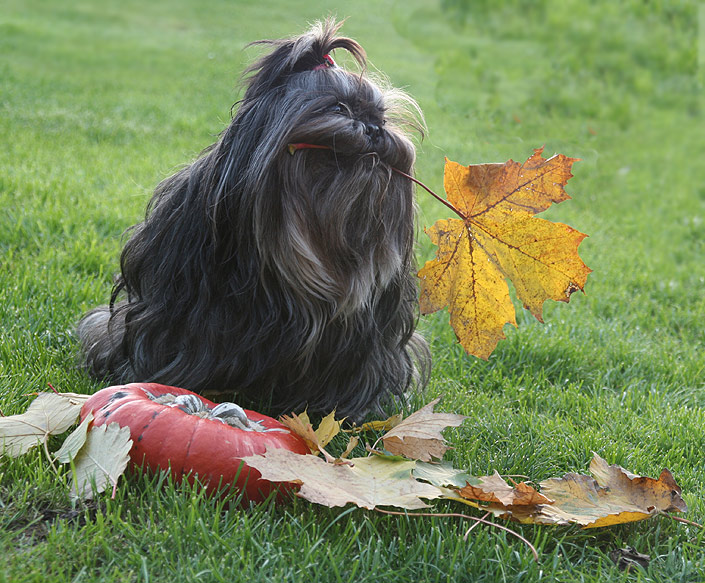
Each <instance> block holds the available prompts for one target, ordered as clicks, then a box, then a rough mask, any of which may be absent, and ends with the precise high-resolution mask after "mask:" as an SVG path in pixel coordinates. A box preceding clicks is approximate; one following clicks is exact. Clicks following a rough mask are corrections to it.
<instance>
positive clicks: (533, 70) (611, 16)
mask: <svg viewBox="0 0 705 583" xmlns="http://www.w3.org/2000/svg"><path fill="white" fill-rule="evenodd" d="M470 4H472V7H470V6H469V5H470ZM698 8H699V9H698ZM702 12H703V8H702V6H700V7H698V5H697V3H695V2H686V1H679V2H660V1H655V2H649V3H644V2H640V1H638V0H629V1H625V2H619V3H617V2H609V1H608V0H604V1H602V2H592V3H590V2H579V1H577V0H572V1H566V2H558V1H556V2H547V3H535V2H529V1H525V0H513V1H512V0H507V1H505V2H488V1H478V2H474V3H473V2H469V1H463V0H447V1H446V2H444V3H443V4H439V3H436V2H431V1H424V0H403V1H400V2H393V1H382V2H372V1H368V2H356V3H346V2H339V1H333V2H331V1H330V0H328V1H327V2H323V1H311V2H305V3H304V2H283V1H271V2H264V1H263V2H244V1H241V2H233V1H230V2H226V1H222V2H216V1H214V2H207V3H206V2H197V1H195V0H193V1H187V0H177V1H173V2H167V1H154V2H148V3H144V2H137V1H133V0H127V1H124V0H123V1H121V2H117V1H107V2H104V1H101V2H98V1H97V0H92V1H90V0H86V1H84V2H68V1H54V2H51V1H49V0H46V1H37V0H8V1H6V2H5V3H4V5H3V10H2V12H1V13H0V148H1V149H0V207H2V208H3V209H4V212H3V213H1V214H0V250H1V253H0V262H1V263H0V410H2V412H3V413H4V414H12V413H16V412H19V411H21V410H23V409H24V407H25V406H26V404H27V402H28V401H29V399H30V398H31V397H29V396H28V393H31V392H32V391H36V390H41V389H43V388H45V387H46V385H47V383H51V384H52V385H53V386H55V387H57V388H58V389H60V390H66V391H78V392H92V391H94V390H96V389H98V388H99V385H98V384H96V383H94V382H93V381H91V380H90V379H88V378H87V377H86V376H85V375H84V374H82V373H81V372H80V371H78V370H77V368H76V366H75V364H76V354H77V343H76V340H75V338H74V337H73V336H72V327H73V325H74V323H75V322H76V320H77V319H78V318H79V317H80V315H81V313H82V312H83V311H84V310H86V309H87V308H89V307H91V306H94V305H96V304H98V303H104V302H105V301H107V299H108V297H109V288H110V282H111V278H112V275H113V273H114V272H115V271H116V269H117V266H118V263H117V260H118V254H119V250H120V242H121V233H122V232H123V230H124V229H125V228H127V227H128V226H130V225H131V224H133V223H135V222H137V221H138V220H139V219H140V217H141V216H142V215H143V212H144V206H145V203H146V201H147V199H148V197H149V194H150V192H151V190H152V189H153V188H154V186H155V185H156V183H157V182H158V181H159V180H160V179H161V178H163V177H165V176H167V175H168V174H169V173H171V172H172V171H173V170H174V169H175V168H177V167H178V166H179V165H181V164H183V163H185V162H188V161H189V160H190V159H192V158H193V157H194V156H195V155H197V153H198V152H199V151H200V150H201V149H202V148H204V147H205V146H207V145H208V144H210V143H211V142H212V141H213V140H214V137H215V136H216V135H217V134H218V132H219V131H220V130H221V129H222V127H223V126H224V124H226V123H227V120H228V118H229V108H230V105H231V104H232V103H233V102H234V101H235V100H236V99H237V91H236V82H237V79H238V76H239V74H240V73H241V71H242V69H243V67H244V65H245V63H247V62H248V61H249V60H250V59H251V58H252V57H253V56H254V54H256V50H253V49H244V46H245V44H246V43H247V42H250V41H253V40H256V39H259V38H271V37H278V36H283V35H288V34H293V33H296V32H299V31H300V30H302V29H303V28H305V26H306V23H307V22H310V21H312V20H314V19H316V18H320V17H323V16H326V15H328V14H331V13H333V14H337V15H338V16H339V17H344V16H349V17H350V18H349V20H348V22H347V23H346V26H345V32H346V33H347V34H349V35H350V36H353V37H354V38H357V39H358V40H359V41H361V42H362V44H363V45H364V46H365V47H366V49H367V51H368V53H369V55H370V58H371V60H372V62H373V63H374V65H375V66H376V67H378V68H379V69H380V70H382V71H385V72H386V73H387V74H388V75H389V76H390V78H391V80H392V82H393V83H394V84H395V85H398V86H403V87H405V88H406V89H407V90H408V91H409V92H410V93H411V94H413V95H414V96H415V97H416V98H417V99H418V100H419V102H420V104H421V107H422V108H423V109H424V111H425V114H426V120H427V124H428V127H429V135H428V136H427V138H426V139H425V140H424V141H423V143H422V144H420V147H419V159H418V168H417V173H418V175H419V177H420V178H421V179H422V180H424V182H426V183H427V184H429V185H430V186H432V187H434V188H435V189H436V190H438V191H440V190H441V183H442V178H441V177H442V170H443V157H444V156H448V157H449V158H451V159H453V160H456V161H458V162H462V163H464V164H470V163H479V162H490V161H505V160H507V159H509V158H513V159H515V160H523V159H525V158H526V157H528V156H529V155H530V154H531V151H532V149H533V148H536V147H540V146H542V145H545V147H546V152H547V153H548V154H550V153H553V152H560V153H564V154H566V155H568V156H573V157H578V158H581V159H582V161H581V162H580V163H579V164H576V166H575V168H574V174H575V178H574V179H573V180H572V181H571V182H570V183H569V184H568V191H569V193H570V194H571V195H572V196H573V197H574V199H573V200H572V201H570V202H567V203H564V204H562V205H560V206H558V207H557V208H554V209H551V210H550V211H549V212H548V213H546V215H547V216H548V217H549V218H551V219H553V220H558V221H561V222H566V223H568V224H571V225H572V226H574V227H576V228H577V229H579V230H581V231H583V232H586V233H588V234H589V235H590V237H589V238H588V239H587V240H586V241H585V242H584V243H583V244H582V245H581V248H580V252H581V256H582V257H583V259H584V260H585V261H586V263H587V264H588V265H589V266H590V267H592V269H593V270H594V273H593V274H592V275H591V276H590V278H589V280H588V285H587V288H586V294H585V295H584V296H583V295H578V294H575V295H573V298H572V300H571V302H570V304H569V305H566V304H554V303H552V304H550V305H548V304H547V305H546V306H545V322H546V323H545V324H543V325H541V324H539V323H537V322H536V321H534V320H533V319H532V317H531V316H528V315H527V314H526V313H524V312H521V311H520V313H519V316H518V319H519V321H520V324H519V328H518V329H513V328H512V329H507V331H506V332H507V339H506V340H505V341H503V342H502V343H500V345H499V347H498V348H497V350H496V351H495V353H494V354H493V355H492V357H491V358H490V359H489V361H487V362H484V361H478V360H475V359H472V358H469V357H467V356H465V355H464V354H463V352H462V349H461V348H460V347H459V346H458V345H457V344H456V343H455V339H454V336H453V333H452V331H451V330H450V329H449V328H448V326H447V323H446V321H447V316H445V315H443V314H439V315H434V316H433V317H428V318H424V319H423V320H422V322H421V328H422V330H423V331H424V333H425V334H426V335H427V337H428V338H429V340H430V341H431V344H432V349H433V354H434V360H435V365H434V371H433V378H432V381H431V384H430V386H429V388H428V391H427V393H426V394H425V395H424V396H423V397H419V398H418V400H417V403H418V404H420V403H421V402H426V401H428V400H430V399H431V398H432V397H435V396H437V395H443V397H444V402H443V405H442V406H443V408H444V409H445V410H448V411H455V412H460V413H464V414H466V415H468V416H469V420H468V421H467V422H466V423H465V425H464V427H463V428H461V429H459V430H454V431H452V432H449V437H450V439H451V441H452V443H453V445H454V447H455V449H454V450H453V451H452V452H451V457H452V459H453V460H454V461H455V462H456V464H457V465H459V466H463V467H466V468H468V469H469V470H470V471H471V472H473V473H475V474H484V473H487V472H491V471H492V470H495V469H496V470H498V471H500V472H501V473H504V474H524V475H529V476H531V477H532V478H533V479H535V480H537V481H538V480H541V479H544V478H547V477H550V476H557V475H562V474H564V473H566V472H569V471H580V472H584V471H585V470H586V469H587V466H588V463H589V460H590V458H591V456H592V452H593V451H596V452H598V453H599V454H600V455H602V456H603V457H604V458H606V459H607V460H608V461H609V462H610V463H619V464H621V465H623V466H624V467H626V468H628V469H630V470H632V471H634V472H636V473H640V474H644V475H651V476H657V475H658V473H659V472H660V470H661V469H662V468H663V467H668V468H669V469H670V470H671V471H672V472H673V474H674V476H675V477H676V480H677V481H678V482H679V483H680V485H681V486H682V488H683V492H684V498H685V500H686V502H687V503H688V506H689V512H688V514H687V515H686V517H687V518H689V519H691V520H694V521H697V522H700V523H704V522H705V504H704V503H703V493H704V489H703V486H702V484H703V483H704V482H705V453H704V452H705V371H704V368H705V356H704V355H703V349H704V348H705V326H704V324H703V322H704V321H705V293H704V292H703V289H704V288H705V260H704V259H705V165H704V164H703V163H702V157H703V152H705V131H704V129H705V125H704V123H703V122H704V121H705V120H704V119H703V101H702V99H703V96H702V86H703V70H702V68H701V69H698V51H699V50H700V54H701V55H702V50H703V49H702V47H703V43H705V38H704V37H703V35H705V32H704V31H702V30H698V28H697V27H698V22H699V21H700V22H702V20H703V18H702ZM699 14H700V17H699ZM698 42H699V43H700V44H698ZM699 46H700V49H699V48H698V47H699ZM701 67H702V58H701ZM419 198H420V217H419V223H420V226H421V227H423V226H424V225H430V224H432V222H433V221H434V220H435V219H437V218H441V217H445V216H447V210H446V209H445V208H444V207H442V206H441V205H439V204H438V203H436V202H435V201H433V200H432V199H431V198H430V197H428V196H426V195H425V194H424V193H423V192H421V193H420V194H419ZM432 255H433V249H432V247H431V245H430V244H429V243H428V242H426V241H425V240H424V236H423V234H421V236H420V242H419V260H420V261H421V262H423V261H425V260H427V259H430V258H431V257H432ZM56 443H58V442H52V445H53V446H56ZM439 508H440V509H443V508H444V507H443V506H442V505H441V506H439ZM467 526H468V525H467V524H464V523H461V522H459V521H457V520H456V519H440V518H434V519H412V518H396V517H388V516H381V515H379V514H376V513H374V512H367V511H362V510H354V511H350V510H347V509H342V510H341V509H337V510H328V509H324V508H319V507H312V506H310V505H309V504H307V503H305V502H303V501H295V502H294V503H293V504H291V505H289V506H283V507H276V508H275V507H271V506H267V505H265V506H262V507H258V508H253V509H250V510H237V509H229V510H228V509H227V506H226V505H224V503H223V502H216V501H213V500H207V499H204V498H203V496H202V495H201V494H199V493H198V492H196V491H192V490H191V489H190V488H188V487H186V486H178V487H175V486H173V485H171V484H169V483H164V480H163V479H162V478H160V477H152V478H149V477H135V478H131V479H129V480H125V481H123V482H121V484H120V487H119V488H118V491H117V497H116V499H115V500H110V499H109V496H107V495H105V496H102V497H100V499H99V501H97V502H96V503H89V504H76V505H72V504H71V502H70V500H69V496H68V491H67V489H66V488H65V485H64V482H63V481H62V480H61V479H59V478H58V477H57V476H56V475H55V474H54V473H53V471H52V470H51V468H50V467H49V465H48V463H47V462H46V460H45V459H44V458H43V456H42V454H41V452H38V451H37V452H34V453H32V454H30V455H28V456H26V457H24V458H22V459H17V460H9V459H6V458H2V459H0V582H3V583H4V582H5V581H7V582H10V581H12V582H13V583H19V582H29V581H42V582H44V581H52V582H53V581H56V582H64V581H144V582H146V581H168V582H173V581H239V580H242V581H416V580H418V581H488V582H495V581H512V582H517V581H566V582H567V581H585V582H597V581H663V582H666V581H668V582H671V581H682V582H702V581H705V553H703V548H705V534H704V533H703V531H699V530H697V529H694V528H692V527H688V526H686V525H683V524H677V523H675V522H673V521H670V520H668V519H665V518H661V519H654V520H651V521H647V522H642V523H638V524H632V525H626V526H620V527H614V528H608V529H597V530H594V531H591V530H588V531H581V530H578V529H575V528H564V527H557V528H547V527H534V526H525V527H522V526H516V527H515V528H516V530H517V531H518V532H520V533H522V534H523V536H525V537H527V538H528V539H529V540H530V541H532V543H533V544H534V545H535V546H536V547H537V549H538V550H539V553H540V560H539V562H538V563H534V561H533V560H532V557H531V554H530V552H529V551H528V549H527V548H526V547H525V546H524V545H523V544H521V543H520V542H519V541H518V540H517V539H515V538H513V537H511V536H508V535H505V534H504V533H502V532H499V531H497V530H494V529H488V528H485V527H480V528H476V529H474V530H473V531H472V533H471V535H470V537H469V539H468V540H467V541H465V540H463V534H464V532H465V530H466V528H467ZM627 545H629V546H633V547H635V548H636V549H637V550H639V551H640V552H642V553H647V554H649V555H650V556H651V557H652V562H651V564H650V566H649V567H648V568H647V569H637V570H633V571H632V572H630V573H623V572H620V571H619V570H618V569H617V568H616V567H615V566H614V565H613V563H612V562H611V560H610V559H609V556H608V555H609V552H610V550H612V549H614V548H618V547H623V546H627Z"/></svg>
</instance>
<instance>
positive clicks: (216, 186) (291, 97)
mask: <svg viewBox="0 0 705 583" xmlns="http://www.w3.org/2000/svg"><path fill="white" fill-rule="evenodd" d="M338 28H339V25H338V24H336V23H335V22H333V21H332V20H328V21H326V22H323V23H318V24H316V25H315V26H314V27H313V28H312V29H311V30H310V31H309V32H308V33H306V34H304V35H302V36H299V37H296V38H293V39H287V40H279V41H263V42H265V43H266V44H268V45H270V46H271V47H272V50H271V52H269V53H268V54H267V55H266V56H264V57H262V58H261V59H260V60H259V61H258V62H257V63H255V64H254V65H253V66H252V67H251V68H250V69H249V70H248V74H249V77H248V81H247V89H246V92H245V94H244V97H243V99H242V100H241V102H240V103H239V104H238V106H237V112H236V114H235V115H234V117H233V120H232V122H231V123H230V125H229V126H228V127H227V128H226V130H225V131H224V132H223V133H222V135H221V137H220V139H219V140H218V141H217V142H216V143H215V144H213V145H212V146H211V147H210V148H208V149H207V150H206V151H205V152H204V153H203V155H202V156H201V157H200V158H199V159H197V160H196V161H195V162H193V163H192V164H191V165H190V166H188V167H186V168H184V169H183V170H181V171H180V172H177V173H176V174H175V175H173V176H171V177H170V178H167V179H166V180H164V181H163V182H162V183H161V184H160V185H159V186H158V187H157V189H156V191H155V194H154V196H153V198H152V200H151V202H150V204H149V206H148V209H147V214H146V218H145V220H144V222H142V223H140V224H138V225H136V226H135V227H133V229H132V231H131V234H130V238H129V240H128V241H127V243H126V245H125V248H124V250H123V252H122V257H121V275H120V277H119V279H118V281H117V284H116V286H115V288H114V290H113V295H112V300H111V305H110V306H106V307H101V308H97V309H95V310H93V311H91V312H89V313H88V314H86V315H85V316H84V318H83V320H82V321H81V322H80V324H79V327H78V333H79V336H80V338H81V340H82V343H83V346H84V352H85V362H86V365H87V367H88V369H89V370H90V372H91V373H92V374H93V375H95V376H98V377H106V376H107V377H111V378H112V380H113V381H116V382H128V381H148V380H149V381H157V382H161V383H164V384H170V385H177V386H181V387H184V388H187V389H190V390H193V391H197V392H204V391H205V392H209V391H215V392H219V393H221V394H224V395H225V394H227V393H230V395H228V396H231V395H232V394H233V393H237V394H238V395H240V396H241V397H244V398H245V400H248V401H249V402H252V401H255V402H258V403H259V405H260V406H261V407H265V408H267V407H268V408H269V410H270V411H273V412H282V411H291V410H293V409H297V408H303V407H304V406H308V408H309V410H312V411H330V410H332V409H333V408H335V407H337V409H338V412H339V414H341V415H345V414H358V415H359V414H360V413H362V412H364V411H366V410H369V409H370V408H371V407H375V406H378V405H379V404H380V403H381V402H382V401H384V400H385V398H387V397H390V396H393V395H400V394H402V393H403V392H404V391H406V389H408V388H409V387H410V386H411V385H413V384H415V383H416V384H419V383H421V384H422V383H423V382H425V378H426V375H427V371H428V364H429V356H428V349H427V347H426V344H425V342H424V341H423V339H422V338H421V337H420V336H418V335H417V334H416V333H415V332H414V329H415V324H416V306H417V289H416V283H415V277H414V271H415V261H414V254H413V253H414V215H415V207H414V199H413V185H412V184H411V182H410V181H409V180H408V178H405V177H403V176H402V175H400V174H398V173H396V172H394V171H393V170H392V168H396V169H398V170H401V171H402V172H404V173H407V174H409V173H411V172H412V171H413V170H412V167H413V162H414V147H413V144H412V143H411V141H410V140H409V138H408V137H407V131H408V129H409V127H410V126H413V125H414V122H415V120H416V121H418V120H419V119H420V118H419V115H416V114H418V113H419V112H418V108H417V107H416V105H415V104H414V102H413V100H411V99H410V98H408V97H406V96H405V95H404V94H403V93H401V92H398V91H395V90H392V89H388V88H385V86H384V84H379V83H375V82H372V81H370V80H369V78H368V77H367V76H366V75H365V73H364V68H365V53H364V51H363V49H362V47H361V46H360V45H359V44H357V43H356V42H355V41H353V40H352V39H348V38H343V37H338V36H336V33H337V30H338ZM336 48H339V49H344V50H346V51H347V52H348V53H350V54H351V55H352V56H353V57H354V59H355V60H356V61H357V63H358V64H359V66H360V68H361V69H362V72H359V73H358V72H356V73H352V72H348V71H346V70H345V69H343V68H341V67H338V66H335V64H334V62H333V60H332V58H331V57H330V56H329V55H330V53H331V52H332V51H333V49H336ZM311 146H314V147H311Z"/></svg>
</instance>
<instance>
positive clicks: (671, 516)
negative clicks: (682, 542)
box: [661, 512, 705, 528]
mask: <svg viewBox="0 0 705 583" xmlns="http://www.w3.org/2000/svg"><path fill="white" fill-rule="evenodd" d="M661 514H662V515H663V516H668V518H670V519H671V520H675V521H676V522H682V523H683V524H687V525H689V526H696V527H698V528H705V526H703V525H702V524H698V523H697V522H693V521H692V520H688V519H686V518H681V517H680V516H673V515H672V514H669V513H668V512H661Z"/></svg>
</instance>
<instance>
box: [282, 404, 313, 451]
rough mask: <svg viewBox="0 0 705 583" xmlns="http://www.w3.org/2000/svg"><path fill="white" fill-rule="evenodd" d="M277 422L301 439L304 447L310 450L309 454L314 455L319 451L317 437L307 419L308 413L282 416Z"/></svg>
mask: <svg viewBox="0 0 705 583" xmlns="http://www.w3.org/2000/svg"><path fill="white" fill-rule="evenodd" d="M279 421H280V422H281V424H282V425H285V426H286V427H288V428H289V429H291V431H292V432H293V433H295V434H296V435H298V436H299V437H300V438H301V439H303V440H304V442H306V445H307V446H308V448H309V449H310V450H311V453H313V454H316V453H318V451H319V447H320V444H319V443H318V436H317V435H316V432H315V431H314V430H313V425H311V421H310V420H309V418H308V413H306V411H304V412H303V413H300V414H298V415H297V414H296V413H292V414H291V415H282V416H281V417H279Z"/></svg>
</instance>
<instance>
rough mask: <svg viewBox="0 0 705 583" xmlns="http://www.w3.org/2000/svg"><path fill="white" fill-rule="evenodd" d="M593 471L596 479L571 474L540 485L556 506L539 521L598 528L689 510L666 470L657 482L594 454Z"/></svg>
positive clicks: (548, 509)
mask: <svg viewBox="0 0 705 583" xmlns="http://www.w3.org/2000/svg"><path fill="white" fill-rule="evenodd" d="M590 472H591V473H592V475H593V476H594V478H590V477H588V476H582V475H580V474H573V473H570V474H566V475H565V476H563V477H562V478H551V479H549V480H545V481H544V482H541V491H542V492H543V493H544V494H545V495H546V496H548V497H549V498H551V499H553V500H554V503H553V504H552V505H551V506H547V507H543V508H542V509H541V513H540V518H541V519H543V518H545V519H546V520H545V522H550V523H555V524H567V523H571V522H572V523H577V524H580V525H582V526H584V527H585V528H595V527H599V526H609V525H613V524H621V523H624V522H635V521H637V520H644V519H645V518H650V517H651V516H654V515H655V514H659V513H661V512H685V511H686V510H687V506H686V504H685V501H684V500H683V498H682V497H681V488H680V486H679V485H678V484H677V483H676V481H675V480H674V479H673V475H672V474H671V472H670V471H668V470H667V469H664V470H663V471H662V472H661V475H660V476H659V478H658V479H655V478H649V477H645V476H637V475H635V474H632V473H631V472H628V471H627V470H625V469H624V468H622V467H620V466H618V465H609V464H608V463H607V462H606V461H605V460H604V459H602V458H601V457H600V456H599V455H597V454H594V456H593V458H592V462H591V463H590ZM537 522H544V520H537Z"/></svg>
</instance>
